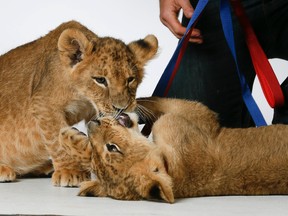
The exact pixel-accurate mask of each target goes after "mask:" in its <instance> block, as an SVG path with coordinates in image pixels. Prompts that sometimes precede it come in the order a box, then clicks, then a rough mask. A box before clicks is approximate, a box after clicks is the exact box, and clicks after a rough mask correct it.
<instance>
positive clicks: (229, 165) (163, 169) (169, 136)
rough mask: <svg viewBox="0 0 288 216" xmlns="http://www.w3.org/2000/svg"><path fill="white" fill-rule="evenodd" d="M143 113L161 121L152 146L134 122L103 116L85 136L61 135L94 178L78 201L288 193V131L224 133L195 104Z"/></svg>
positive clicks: (166, 104)
mask: <svg viewBox="0 0 288 216" xmlns="http://www.w3.org/2000/svg"><path fill="white" fill-rule="evenodd" d="M138 110H139V113H141V116H142V118H143V117H145V119H146V121H147V120H148V119H150V120H156V121H155V123H154V126H153V128H152V134H153V140H152V141H150V140H149V139H148V138H146V137H144V136H143V135H141V133H140V132H139V130H138V129H137V119H136V121H135V119H134V120H133V119H132V120H131V118H130V117H129V116H127V115H124V114H123V115H120V116H118V117H117V116H116V117H115V118H113V117H109V116H107V117H100V118H98V119H96V120H93V121H91V122H90V123H89V124H88V137H86V136H85V135H83V134H81V133H79V132H77V131H76V130H71V129H64V130H63V131H62V135H60V142H61V144H62V146H63V147H64V148H65V149H66V151H67V152H68V153H69V154H70V155H71V156H73V157H74V158H76V159H77V160H79V161H81V162H82V164H83V166H85V167H87V169H90V170H91V171H92V172H93V173H95V174H96V180H94V181H87V182H84V183H83V184H82V185H81V188H80V193H79V195H81V196H109V197H113V198H115V199H124V200H138V199H155V198H157V199H163V200H165V201H167V202H169V203H173V202H174V199H175V198H180V197H195V196H211V195H263V194H288V166H287V164H288V136H287V135H288V126H285V125H272V126H267V127H259V128H248V129H229V128H221V127H220V125H219V123H218V120H217V115H216V114H215V113H214V112H212V111H211V110H209V109H208V108H207V107H206V106H204V105H202V104H201V103H198V102H191V101H185V100H179V99H164V98H162V99H161V98H156V97H152V98H142V99H139V100H138Z"/></svg>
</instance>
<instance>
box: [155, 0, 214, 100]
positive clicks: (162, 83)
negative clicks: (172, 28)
mask: <svg viewBox="0 0 288 216" xmlns="http://www.w3.org/2000/svg"><path fill="white" fill-rule="evenodd" d="M208 1H209V0H199V2H198V4H197V6H196V8H195V10H194V13H193V15H192V17H191V19H190V21H189V23H188V26H187V28H186V32H185V34H184V36H183V37H182V38H181V40H180V41H179V43H178V45H177V47H176V50H175V52H174V54H173V56H172V58H171V59H170V61H169V63H168V65H167V66H166V68H165V70H164V72H163V74H162V76H161V78H160V80H159V81H158V84H157V86H156V88H155V90H154V92H153V94H152V95H153V96H159V97H163V96H166V93H167V92H168V90H169V88H170V86H169V81H170V82H171V81H172V80H173V78H174V76H173V75H175V74H173V72H174V73H175V72H176V70H177V69H178V68H177V65H176V62H177V59H178V57H179V54H180V51H182V52H184V51H185V48H186V47H185V46H184V45H185V44H184V43H185V40H186V41H187V39H188V38H189V37H190V30H192V28H193V27H194V25H195V24H196V21H197V20H198V18H199V16H200V15H201V13H202V11H203V10H204V8H205V6H206V5H207V3H208ZM187 42H188V41H187ZM181 49H182V50H181ZM183 49H184V50H183ZM175 66H176V68H175Z"/></svg>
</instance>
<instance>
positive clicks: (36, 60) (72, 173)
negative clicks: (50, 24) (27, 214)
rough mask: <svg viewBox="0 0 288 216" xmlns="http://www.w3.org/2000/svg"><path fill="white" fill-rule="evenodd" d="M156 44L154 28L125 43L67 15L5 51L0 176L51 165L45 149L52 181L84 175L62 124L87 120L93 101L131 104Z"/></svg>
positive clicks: (106, 109) (73, 181) (105, 108)
mask: <svg viewBox="0 0 288 216" xmlns="http://www.w3.org/2000/svg"><path fill="white" fill-rule="evenodd" d="M157 47H158V45H157V39H156V38H155V37H154V36H153V35H148V36H147V37H146V38H145V39H144V40H138V41H134V42H131V43H129V44H128V45H126V44H124V43H123V42H122V41H120V40H117V39H114V38H111V37H103V38H101V37H98V36H97V35H95V34H94V33H93V32H91V31H90V30H88V29H87V28H86V27H84V26H83V25H81V24H79V23H77V22H75V21H71V22H67V23H64V24H62V25H60V26H59V27H57V28H56V29H55V30H53V31H51V32H50V33H49V34H47V35H46V36H44V37H42V38H40V39H38V40H35V41H33V42H31V43H28V44H25V45H23V46H20V47H18V48H15V49H13V50H11V51H10V52H8V53H6V54H4V55H2V56H1V57H0V86H1V91H0V101H1V103H0V119H1V121H0V181H3V182H5V181H13V180H15V178H16V176H17V175H24V174H27V173H37V174H39V173H41V172H42V173H49V172H51V170H52V168H53V167H52V164H51V163H50V162H49V158H50V157H51V158H52V161H53V166H54V169H55V172H54V174H53V177H52V181H53V184H54V185H57V186H59V185H61V186H75V185H78V184H79V182H81V181H82V180H85V179H89V172H87V170H85V169H83V167H82V166H81V165H79V163H78V162H75V161H74V160H73V158H71V157H70V156H69V155H67V154H66V152H65V151H64V150H63V149H61V148H60V147H59V143H58V135H59V130H60V129H61V128H63V127H67V126H69V125H73V124H75V123H77V122H79V121H80V120H82V119H86V120H89V119H90V118H91V117H92V116H93V115H94V114H95V113H96V109H97V110H98V111H99V112H101V113H111V112H114V111H115V109H125V110H128V111H131V110H133V109H134V108H135V106H136V101H135V95H136V89H137V86H138V85H139V83H140V82H141V81H142V78H143V67H144V65H145V63H146V62H147V61H148V60H149V59H151V58H152V57H153V56H154V55H155V53H156V52H157ZM96 107H97V108H96Z"/></svg>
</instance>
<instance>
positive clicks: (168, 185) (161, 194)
mask: <svg viewBox="0 0 288 216" xmlns="http://www.w3.org/2000/svg"><path fill="white" fill-rule="evenodd" d="M157 170H158V169H157ZM135 171H136V170H135ZM137 171H138V172H137V174H136V173H135V174H136V175H137V177H136V178H135V179H136V181H135V183H134V184H135V185H137V187H136V190H137V191H138V193H139V194H140V196H142V197H143V198H144V199H147V200H164V201H166V202H168V203H173V202H174V194H173V189H172V188H173V186H172V179H171V177H170V176H169V175H168V174H167V173H166V172H160V171H155V170H154V171H151V170H150V171H147V170H146V171H144V170H143V169H142V168H141V170H140V169H138V170H137ZM141 171H142V172H141Z"/></svg>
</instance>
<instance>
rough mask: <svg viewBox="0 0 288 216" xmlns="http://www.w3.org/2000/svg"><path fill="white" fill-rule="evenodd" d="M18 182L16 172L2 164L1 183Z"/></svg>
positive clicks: (0, 170) (0, 167) (0, 168)
mask: <svg viewBox="0 0 288 216" xmlns="http://www.w3.org/2000/svg"><path fill="white" fill-rule="evenodd" d="M15 180H16V172H15V171H14V170H13V169H12V168H11V167H9V166H7V165H4V164H0V182H12V181H15Z"/></svg>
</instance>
